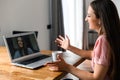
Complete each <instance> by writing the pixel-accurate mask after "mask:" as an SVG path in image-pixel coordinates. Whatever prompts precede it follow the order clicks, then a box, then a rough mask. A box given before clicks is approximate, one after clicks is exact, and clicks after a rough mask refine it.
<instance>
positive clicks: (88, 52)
mask: <svg viewBox="0 0 120 80" xmlns="http://www.w3.org/2000/svg"><path fill="white" fill-rule="evenodd" d="M68 50H70V51H72V52H74V53H75V54H77V55H79V56H81V57H82V58H85V59H91V58H92V50H82V49H79V48H76V47H74V46H71V45H70V46H69V47H68Z"/></svg>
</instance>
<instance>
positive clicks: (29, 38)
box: [7, 34, 40, 59]
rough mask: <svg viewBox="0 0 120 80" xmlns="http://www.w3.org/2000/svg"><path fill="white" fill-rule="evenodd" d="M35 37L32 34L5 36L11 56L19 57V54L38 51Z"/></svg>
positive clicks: (23, 54)
mask: <svg viewBox="0 0 120 80" xmlns="http://www.w3.org/2000/svg"><path fill="white" fill-rule="evenodd" d="M35 39H36V38H35V36H34V34H32V35H26V36H18V37H13V38H7V42H8V46H9V48H10V49H9V50H10V53H11V55H12V58H13V59H15V58H19V57H20V56H25V55H28V54H33V53H36V52H38V51H40V49H39V48H38V46H36V45H38V44H37V42H36V40H35Z"/></svg>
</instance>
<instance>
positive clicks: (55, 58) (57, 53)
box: [52, 51, 63, 62]
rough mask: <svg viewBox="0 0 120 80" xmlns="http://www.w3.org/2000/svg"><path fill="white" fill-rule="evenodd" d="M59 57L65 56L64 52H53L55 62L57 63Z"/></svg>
mask: <svg viewBox="0 0 120 80" xmlns="http://www.w3.org/2000/svg"><path fill="white" fill-rule="evenodd" d="M57 55H60V56H63V52H62V51H52V60H53V62H55V61H57Z"/></svg>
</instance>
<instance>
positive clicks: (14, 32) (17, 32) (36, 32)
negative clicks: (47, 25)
mask: <svg viewBox="0 0 120 80" xmlns="http://www.w3.org/2000/svg"><path fill="white" fill-rule="evenodd" d="M27 32H35V35H36V38H37V37H38V31H17V30H14V31H13V32H12V34H19V33H27Z"/></svg>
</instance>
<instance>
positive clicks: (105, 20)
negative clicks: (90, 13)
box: [90, 0, 120, 80]
mask: <svg viewBox="0 0 120 80" xmlns="http://www.w3.org/2000/svg"><path fill="white" fill-rule="evenodd" d="M90 6H91V7H92V8H93V10H94V13H95V15H96V17H97V18H99V19H100V21H101V24H102V29H101V32H105V33H106V38H107V40H108V42H109V45H110V49H111V50H110V51H111V52H110V67H109V70H108V72H109V73H108V75H109V76H110V79H111V80H120V75H119V74H120V20H119V15H118V12H117V8H116V6H115V5H114V3H113V2H112V1H111V0H94V1H92V2H91V3H90ZM100 34H101V33H100Z"/></svg>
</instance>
